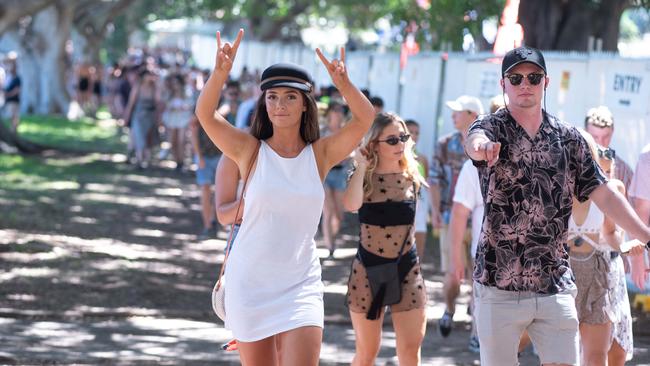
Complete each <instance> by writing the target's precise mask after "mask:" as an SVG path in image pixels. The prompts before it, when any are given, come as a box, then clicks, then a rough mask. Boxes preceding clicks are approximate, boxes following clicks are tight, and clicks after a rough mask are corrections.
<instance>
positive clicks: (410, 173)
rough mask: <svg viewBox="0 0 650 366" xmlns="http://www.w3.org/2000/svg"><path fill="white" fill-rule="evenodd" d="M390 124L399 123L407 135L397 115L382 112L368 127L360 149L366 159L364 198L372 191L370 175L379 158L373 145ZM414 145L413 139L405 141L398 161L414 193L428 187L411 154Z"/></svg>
mask: <svg viewBox="0 0 650 366" xmlns="http://www.w3.org/2000/svg"><path fill="white" fill-rule="evenodd" d="M392 123H399V124H400V125H402V128H403V129H404V132H405V133H408V128H407V127H406V123H405V122H404V120H402V119H401V118H400V117H399V116H398V115H396V114H394V113H386V112H382V113H379V114H377V116H376V117H375V120H374V121H373V123H372V127H370V131H368V133H367V134H366V136H365V138H364V140H363V143H362V145H361V148H362V150H363V151H365V152H366V159H367V160H368V167H367V168H366V172H365V175H364V177H363V195H364V197H367V196H370V194H372V191H373V186H372V175H373V174H374V172H375V169H376V168H377V164H378V163H379V156H378V155H377V153H376V152H375V149H374V148H375V145H377V143H378V141H377V140H378V139H379V135H381V133H382V132H383V131H384V129H385V128H386V126H388V125H390V124H392ZM414 145H415V143H414V142H413V139H408V141H406V146H405V147H404V154H403V155H402V158H401V159H400V160H399V165H400V167H401V168H402V171H403V172H404V173H405V174H406V177H407V178H408V179H410V180H411V181H413V182H414V183H415V188H416V191H419V190H420V186H421V185H424V186H428V185H427V183H426V181H425V179H424V177H422V175H421V174H420V171H419V170H418V161H417V160H416V158H415V155H414V153H413V147H414Z"/></svg>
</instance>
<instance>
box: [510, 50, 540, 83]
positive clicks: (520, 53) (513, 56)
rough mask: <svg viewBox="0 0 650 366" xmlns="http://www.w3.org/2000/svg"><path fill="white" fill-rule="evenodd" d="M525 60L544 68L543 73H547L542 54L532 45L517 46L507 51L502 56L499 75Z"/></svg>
mask: <svg viewBox="0 0 650 366" xmlns="http://www.w3.org/2000/svg"><path fill="white" fill-rule="evenodd" d="M525 62H529V63H531V64H535V65H537V66H539V67H540V68H541V69H542V70H544V74H547V72H546V62H544V55H542V52H541V51H540V50H538V49H537V48H532V47H517V48H515V49H514V50H510V51H508V53H506V55H505V56H503V61H502V62H501V76H504V75H505V74H506V73H507V72H508V71H510V69H512V68H513V67H515V66H517V65H519V64H523V63H525Z"/></svg>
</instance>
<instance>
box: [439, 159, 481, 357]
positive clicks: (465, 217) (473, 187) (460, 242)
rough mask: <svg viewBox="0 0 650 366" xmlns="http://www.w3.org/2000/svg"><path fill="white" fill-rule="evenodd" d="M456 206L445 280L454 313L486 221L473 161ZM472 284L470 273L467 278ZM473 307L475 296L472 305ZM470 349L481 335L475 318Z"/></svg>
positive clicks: (461, 176)
mask: <svg viewBox="0 0 650 366" xmlns="http://www.w3.org/2000/svg"><path fill="white" fill-rule="evenodd" d="M453 202H454V203H453V205H452V206H451V217H450V219H449V231H448V236H449V249H450V251H451V255H450V257H451V258H450V259H451V265H450V267H449V274H450V277H449V281H447V282H445V285H446V286H447V287H446V288H445V289H446V290H447V292H446V293H448V294H449V298H450V299H453V300H452V301H449V303H448V304H447V306H448V308H447V309H451V311H450V312H451V313H453V312H454V311H455V310H456V298H457V297H458V294H459V293H460V283H461V281H462V280H463V279H464V278H465V272H466V271H468V270H469V271H471V269H472V268H473V266H474V257H475V256H476V248H477V246H478V237H479V235H480V233H481V223H482V222H483V212H484V205H483V196H482V195H481V185H480V182H479V179H478V171H477V170H476V167H475V166H474V164H472V161H471V160H468V161H466V162H465V163H464V164H463V167H462V169H461V170H460V174H459V175H458V181H457V182H456V189H455V191H454V198H453ZM470 220H471V228H470V230H471V235H472V241H471V245H470V251H469V255H468V252H467V245H466V243H465V241H466V237H467V223H468V222H469V221H470ZM468 280H469V281H470V283H471V276H469V277H468ZM450 306H451V308H450ZM473 307H474V299H473V297H472V299H471V302H470V308H473ZM469 349H470V351H472V352H474V353H478V352H479V350H480V343H479V340H478V335H477V334H476V321H475V320H474V318H473V317H472V331H471V334H470V339H469Z"/></svg>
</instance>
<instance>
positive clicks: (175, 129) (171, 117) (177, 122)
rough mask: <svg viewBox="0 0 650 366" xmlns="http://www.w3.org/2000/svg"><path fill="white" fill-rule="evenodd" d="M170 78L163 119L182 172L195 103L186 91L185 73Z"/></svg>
mask: <svg viewBox="0 0 650 366" xmlns="http://www.w3.org/2000/svg"><path fill="white" fill-rule="evenodd" d="M168 80H169V84H168V85H169V91H168V93H167V98H166V100H165V109H164V112H163V115H162V120H163V124H164V125H165V127H166V129H167V137H168V138H169V141H170V143H171V150H172V156H173V157H174V161H175V162H176V171H178V172H180V171H181V170H182V169H183V164H184V161H185V134H186V127H187V125H188V123H189V122H190V119H192V118H193V113H192V107H193V104H192V101H191V99H189V98H188V97H187V95H186V93H185V78H184V77H183V75H181V74H172V75H170V76H169V77H168Z"/></svg>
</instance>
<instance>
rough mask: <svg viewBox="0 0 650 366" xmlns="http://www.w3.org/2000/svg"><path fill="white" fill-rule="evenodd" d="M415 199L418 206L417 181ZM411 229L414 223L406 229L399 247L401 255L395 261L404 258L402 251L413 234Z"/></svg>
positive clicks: (397, 261) (414, 191)
mask: <svg viewBox="0 0 650 366" xmlns="http://www.w3.org/2000/svg"><path fill="white" fill-rule="evenodd" d="M413 201H415V207H416V208H417V205H418V191H417V186H416V185H415V182H413ZM414 220H415V219H414ZM411 229H413V225H412V224H411V225H409V227H408V229H407V230H406V236H405V237H404V242H403V243H402V246H401V247H400V248H399V255H398V256H397V259H396V260H395V263H399V260H400V259H402V252H403V251H404V247H405V246H406V242H407V241H408V240H409V238H410V237H411V235H410V234H411ZM416 244H417V243H416Z"/></svg>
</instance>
